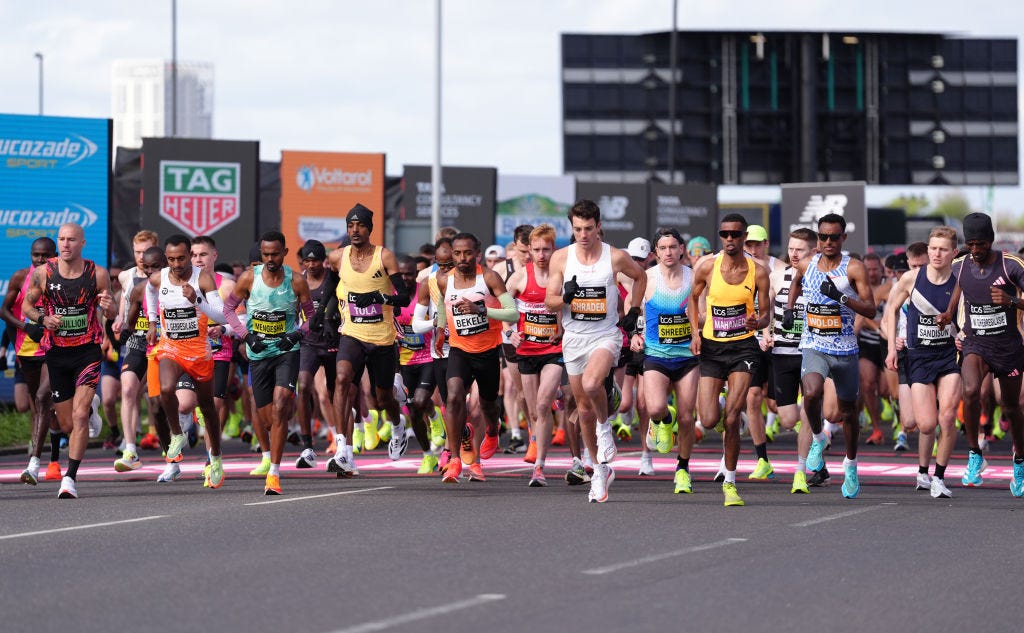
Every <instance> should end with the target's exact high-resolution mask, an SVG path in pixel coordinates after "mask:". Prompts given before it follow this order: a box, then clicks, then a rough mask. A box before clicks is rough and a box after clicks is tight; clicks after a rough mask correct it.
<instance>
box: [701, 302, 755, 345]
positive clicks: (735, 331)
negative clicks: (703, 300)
mask: <svg viewBox="0 0 1024 633" xmlns="http://www.w3.org/2000/svg"><path fill="white" fill-rule="evenodd" d="M710 307H711V327H712V329H713V330H714V336H715V338H719V339H722V338H733V337H736V336H740V335H741V334H746V333H747V306H744V305H739V306H710Z"/></svg>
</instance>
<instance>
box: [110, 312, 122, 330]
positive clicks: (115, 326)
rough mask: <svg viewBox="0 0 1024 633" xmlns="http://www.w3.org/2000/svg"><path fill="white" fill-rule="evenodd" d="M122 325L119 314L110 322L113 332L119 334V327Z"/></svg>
mask: <svg viewBox="0 0 1024 633" xmlns="http://www.w3.org/2000/svg"><path fill="white" fill-rule="evenodd" d="M123 327H124V323H123V322H122V321H121V315H120V314H118V315H117V317H116V318H115V319H114V322H113V323H111V324H110V329H111V330H113V332H114V334H121V328H123Z"/></svg>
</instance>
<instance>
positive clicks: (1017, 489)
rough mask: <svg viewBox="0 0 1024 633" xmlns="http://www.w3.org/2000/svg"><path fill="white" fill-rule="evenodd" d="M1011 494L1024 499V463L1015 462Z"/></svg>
mask: <svg viewBox="0 0 1024 633" xmlns="http://www.w3.org/2000/svg"><path fill="white" fill-rule="evenodd" d="M1010 494H1012V495H1013V496H1014V497H1024V462H1020V463H1018V462H1017V461H1016V460H1014V462H1013V480H1012V481H1011V482H1010Z"/></svg>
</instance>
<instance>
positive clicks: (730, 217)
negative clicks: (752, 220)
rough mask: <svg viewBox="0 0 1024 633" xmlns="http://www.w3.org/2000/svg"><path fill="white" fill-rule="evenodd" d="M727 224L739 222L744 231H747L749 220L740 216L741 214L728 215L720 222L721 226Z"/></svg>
mask: <svg viewBox="0 0 1024 633" xmlns="http://www.w3.org/2000/svg"><path fill="white" fill-rule="evenodd" d="M727 222H739V223H740V224H742V225H743V230H744V231H746V230H747V219H746V218H745V217H743V216H742V215H740V214H739V213H729V214H727V215H726V216H725V217H724V218H722V221H721V222H719V224H720V225H721V224H726V223H727Z"/></svg>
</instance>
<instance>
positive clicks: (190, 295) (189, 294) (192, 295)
mask: <svg viewBox="0 0 1024 633" xmlns="http://www.w3.org/2000/svg"><path fill="white" fill-rule="evenodd" d="M181 296H183V297H185V298H186V299H188V301H189V303H195V302H196V297H198V296H199V293H197V292H196V289H195V288H193V287H192V285H191V284H184V285H183V286H182V287H181Z"/></svg>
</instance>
